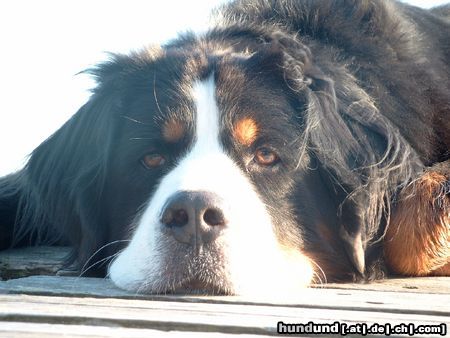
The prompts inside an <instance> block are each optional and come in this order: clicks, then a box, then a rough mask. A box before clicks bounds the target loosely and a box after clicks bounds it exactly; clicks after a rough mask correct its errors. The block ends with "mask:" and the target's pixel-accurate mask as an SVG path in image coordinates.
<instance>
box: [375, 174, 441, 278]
mask: <svg viewBox="0 0 450 338" xmlns="http://www.w3.org/2000/svg"><path fill="white" fill-rule="evenodd" d="M447 180H448V178H447V177H446V176H444V175H443V174H439V173H436V172H427V173H425V174H424V175H423V176H422V177H420V178H419V179H418V180H417V181H415V182H414V183H413V184H411V185H409V186H408V187H406V188H405V189H404V190H403V191H402V192H401V194H400V199H399V204H398V205H397V207H396V210H395V211H394V213H393V215H392V217H391V221H390V224H389V227H388V229H387V232H386V237H385V244H384V250H385V257H386V263H387V265H388V266H389V268H390V269H391V270H393V271H394V272H396V273H399V274H403V275H410V276H426V275H432V274H438V275H447V276H449V275H450V196H448V195H447V196H446V195H444V194H443V192H442V190H443V189H442V185H443V184H444V183H445V182H446V181H447Z"/></svg>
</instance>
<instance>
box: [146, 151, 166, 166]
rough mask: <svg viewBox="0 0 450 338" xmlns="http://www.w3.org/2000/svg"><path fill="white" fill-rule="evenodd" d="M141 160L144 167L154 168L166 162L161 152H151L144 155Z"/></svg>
mask: <svg viewBox="0 0 450 338" xmlns="http://www.w3.org/2000/svg"><path fill="white" fill-rule="evenodd" d="M141 162H142V164H143V165H144V167H145V168H147V169H154V168H157V167H160V166H162V165H164V164H165V163H166V159H165V158H164V156H162V155H161V154H156V153H152V154H147V155H145V156H144V157H143V158H142V160H141Z"/></svg>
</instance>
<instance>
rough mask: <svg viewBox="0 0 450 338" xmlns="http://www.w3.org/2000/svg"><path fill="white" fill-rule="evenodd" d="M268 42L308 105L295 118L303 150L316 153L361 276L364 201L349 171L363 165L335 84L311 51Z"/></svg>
mask: <svg viewBox="0 0 450 338" xmlns="http://www.w3.org/2000/svg"><path fill="white" fill-rule="evenodd" d="M272 38H273V41H272V42H271V44H273V47H272V49H279V50H281V51H282V54H283V61H282V68H283V72H284V77H285V79H286V81H287V82H288V85H289V87H290V88H291V89H293V90H294V91H295V92H296V93H298V95H299V96H301V97H302V100H305V101H306V103H305V104H304V105H303V106H304V107H306V109H305V110H304V111H302V112H299V113H300V114H302V116H301V117H302V118H301V121H304V126H303V129H304V142H305V143H306V142H307V145H306V146H305V148H307V149H308V150H309V151H313V152H314V154H315V156H316V157H317V158H318V160H319V161H320V162H321V163H322V166H323V167H324V168H325V172H326V173H328V174H329V175H330V176H331V178H330V179H329V181H330V182H332V185H333V187H332V188H331V189H330V190H331V193H333V194H335V196H334V197H335V198H336V199H337V200H338V204H339V207H338V218H339V219H338V224H337V226H338V229H336V232H337V233H338V234H339V236H340V239H341V241H342V246H343V248H344V249H345V252H346V254H347V257H348V259H349V261H350V262H351V264H352V265H353V267H354V268H355V270H356V271H357V272H358V273H359V274H361V275H363V274H364V271H365V245H366V243H365V233H366V231H367V225H366V224H365V222H366V220H365V219H364V214H363V213H360V210H361V205H363V204H364V200H365V198H367V196H366V195H364V194H361V193H359V191H358V188H359V187H360V186H361V185H362V184H363V182H362V179H361V177H359V176H358V174H356V173H355V172H352V169H354V168H356V167H357V166H358V164H362V163H357V161H358V157H359V156H360V154H361V153H364V150H363V149H362V147H361V145H360V143H359V142H358V141H357V140H356V139H355V135H354V134H353V130H352V128H351V126H350V125H349V123H348V121H346V120H345V116H344V115H343V114H342V113H341V112H340V109H341V107H340V102H339V101H338V98H337V96H336V92H335V85H334V81H333V80H332V79H331V78H330V77H329V76H328V75H327V74H325V73H324V72H323V71H322V70H321V69H320V68H319V67H318V66H317V65H315V64H314V60H313V57H312V53H311V51H310V49H309V48H308V47H307V46H305V45H304V44H303V43H302V42H301V41H299V40H297V39H296V38H295V37H292V36H288V35H285V34H282V33H277V34H275V35H274V36H273V37H272ZM363 142H364V141H363ZM364 163H365V162H364ZM344 187H345V188H344Z"/></svg>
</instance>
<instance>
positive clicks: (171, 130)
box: [162, 119, 185, 143]
mask: <svg viewBox="0 0 450 338" xmlns="http://www.w3.org/2000/svg"><path fill="white" fill-rule="evenodd" d="M184 133H185V127H184V124H183V123H182V122H181V121H179V120H175V119H171V120H169V121H167V122H166V123H165V124H164V127H163V130H162V135H163V137H164V140H165V141H167V142H170V143H175V142H177V141H179V140H181V138H182V137H183V136H184Z"/></svg>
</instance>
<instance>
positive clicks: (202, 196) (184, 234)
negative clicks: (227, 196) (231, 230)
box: [161, 191, 227, 247]
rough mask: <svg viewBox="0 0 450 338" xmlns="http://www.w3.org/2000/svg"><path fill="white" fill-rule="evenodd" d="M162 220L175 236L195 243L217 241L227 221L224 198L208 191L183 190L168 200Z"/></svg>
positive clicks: (182, 241) (182, 240)
mask: <svg viewBox="0 0 450 338" xmlns="http://www.w3.org/2000/svg"><path fill="white" fill-rule="evenodd" d="M161 223H162V224H163V225H164V226H165V227H167V228H168V229H170V231H171V233H172V234H173V236H174V237H175V239H176V240H177V241H179V242H181V243H188V244H191V245H193V246H196V247H200V246H201V245H202V244H205V243H209V242H212V241H214V240H215V239H216V238H217V237H218V236H219V235H220V233H221V231H222V230H223V228H224V227H225V225H226V223H227V221H226V219H225V215H224V211H223V203H222V200H221V199H220V198H219V197H218V196H217V195H215V194H213V193H210V192H205V191H195V192H194V191H180V192H177V193H176V194H174V195H173V196H172V197H171V198H170V199H169V200H168V201H167V203H166V205H165V207H164V208H163V211H162V214H161Z"/></svg>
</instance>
